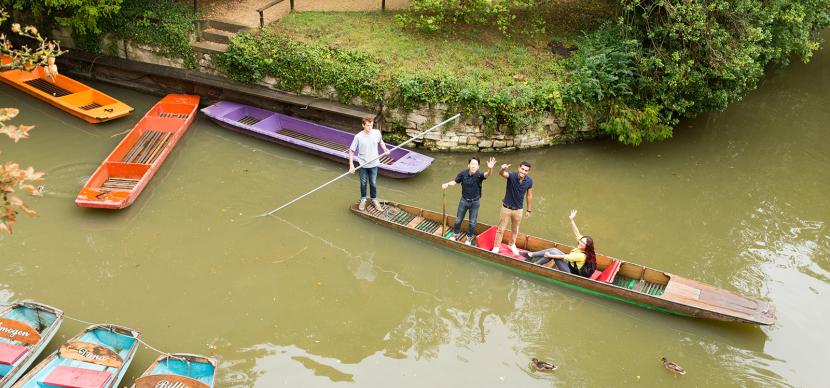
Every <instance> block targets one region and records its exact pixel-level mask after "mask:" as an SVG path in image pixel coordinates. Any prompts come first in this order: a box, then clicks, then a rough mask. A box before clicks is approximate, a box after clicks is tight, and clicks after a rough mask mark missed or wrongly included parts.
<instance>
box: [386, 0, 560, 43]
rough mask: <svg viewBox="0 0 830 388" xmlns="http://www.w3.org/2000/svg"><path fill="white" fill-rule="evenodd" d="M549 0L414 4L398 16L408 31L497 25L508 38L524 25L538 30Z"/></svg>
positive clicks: (425, 1)
mask: <svg viewBox="0 0 830 388" xmlns="http://www.w3.org/2000/svg"><path fill="white" fill-rule="evenodd" d="M548 3H551V1H549V0H412V1H410V3H409V7H408V8H407V9H406V10H405V11H404V12H402V13H400V14H398V15H396V19H397V21H398V23H399V24H400V25H402V26H404V27H409V28H413V29H415V30H419V31H424V32H439V31H448V30H451V29H453V28H455V27H456V26H457V25H468V26H481V25H493V26H496V27H497V28H498V29H499V31H501V32H502V33H503V34H505V35H509V33H510V31H511V30H512V29H513V28H512V27H513V26H514V25H516V24H517V22H522V23H520V24H521V25H522V26H523V27H526V26H528V25H529V26H537V25H538V23H539V22H540V19H539V18H538V15H539V12H538V11H539V8H540V7H541V6H542V5H545V4H548Z"/></svg>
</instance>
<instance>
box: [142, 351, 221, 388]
mask: <svg viewBox="0 0 830 388" xmlns="http://www.w3.org/2000/svg"><path fill="white" fill-rule="evenodd" d="M215 381H216V360H214V359H212V358H210V357H205V356H200V355H197V354H187V353H174V354H164V355H162V356H160V357H159V358H157V359H156V361H155V362H153V363H152V364H151V365H150V367H149V368H147V371H145V372H144V374H142V375H141V377H139V378H138V379H136V381H135V384H133V388H158V387H167V388H213V386H214V384H215Z"/></svg>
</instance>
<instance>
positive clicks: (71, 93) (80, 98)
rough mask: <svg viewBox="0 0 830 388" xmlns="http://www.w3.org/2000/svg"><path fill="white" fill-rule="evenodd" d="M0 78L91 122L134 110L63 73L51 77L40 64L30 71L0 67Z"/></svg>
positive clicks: (101, 120) (122, 114) (112, 117)
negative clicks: (2, 68) (0, 70)
mask: <svg viewBox="0 0 830 388" xmlns="http://www.w3.org/2000/svg"><path fill="white" fill-rule="evenodd" d="M0 61H2V62H3V63H4V64H7V63H9V58H8V57H6V56H3V57H2V59H0ZM0 81H2V82H4V83H7V84H9V85H11V86H13V87H14V88H15V89H18V90H20V91H22V92H24V93H26V94H29V95H31V96H33V97H35V98H37V99H39V100H42V101H45V102H47V103H49V104H50V105H52V106H54V107H56V108H58V109H60V110H63V111H64V112H66V113H69V114H71V115H73V116H75V117H78V118H80V119H82V120H84V121H86V122H88V123H91V124H97V123H103V122H105V121H110V120H114V119H117V118H121V117H124V116H127V115H129V114H130V112H132V111H133V108H132V107H131V106H129V105H127V104H125V103H123V102H121V101H119V100H117V99H115V98H113V97H110V96H108V95H106V94H104V93H102V92H100V91H98V90H96V89H93V88H91V87H89V86H87V85H85V84H83V83H80V82H78V81H75V80H73V79H71V78H69V77H67V76H64V75H62V74H58V75H57V76H56V77H55V78H54V79H50V78H49V77H47V76H46V74H45V72H44V70H43V67H37V68H35V69H34V70H33V71H31V72H29V71H24V70H6V71H2V72H0Z"/></svg>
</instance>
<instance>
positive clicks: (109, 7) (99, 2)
mask: <svg viewBox="0 0 830 388" xmlns="http://www.w3.org/2000/svg"><path fill="white" fill-rule="evenodd" d="M121 1H122V0H0V5H4V6H7V7H11V8H14V9H17V10H26V11H29V12H32V13H33V14H34V15H36V16H38V15H45V16H50V17H51V18H53V19H54V20H55V21H57V22H58V23H59V24H60V25H62V26H66V27H71V28H72V29H73V30H75V31H78V32H79V33H86V32H87V31H92V32H95V31H98V21H99V20H100V19H101V18H102V17H106V16H109V15H114V14H116V13H118V10H119V9H120V8H121Z"/></svg>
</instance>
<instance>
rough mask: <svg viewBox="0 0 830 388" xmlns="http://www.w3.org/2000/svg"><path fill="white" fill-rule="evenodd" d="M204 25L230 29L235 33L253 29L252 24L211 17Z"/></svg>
mask: <svg viewBox="0 0 830 388" xmlns="http://www.w3.org/2000/svg"><path fill="white" fill-rule="evenodd" d="M202 25H204V26H205V27H207V28H213V29H217V30H222V31H228V32H232V33H234V34H237V33H240V32H245V31H249V30H250V29H251V27H250V26H246V25H244V24H240V23H237V22H235V21H233V20H228V19H209V20H205V22H204V23H203V24H202Z"/></svg>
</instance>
